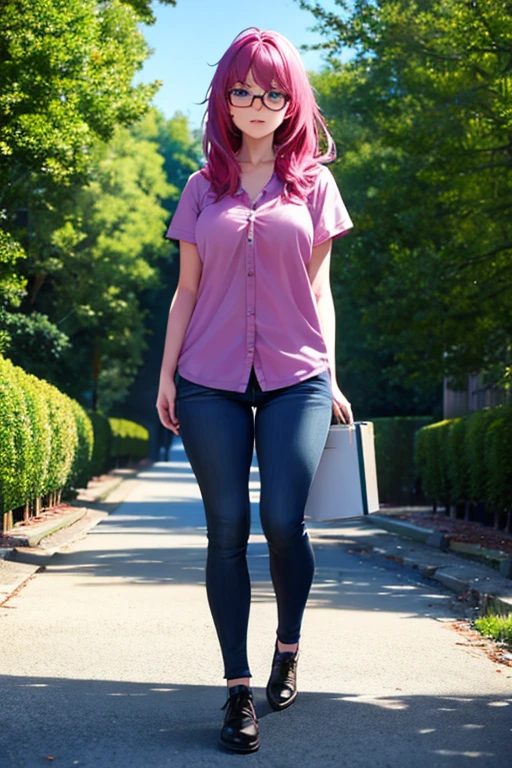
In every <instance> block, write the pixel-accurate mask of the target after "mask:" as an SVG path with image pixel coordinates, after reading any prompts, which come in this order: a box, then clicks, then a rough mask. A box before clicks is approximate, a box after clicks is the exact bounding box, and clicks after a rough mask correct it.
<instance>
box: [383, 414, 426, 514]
mask: <svg viewBox="0 0 512 768" xmlns="http://www.w3.org/2000/svg"><path fill="white" fill-rule="evenodd" d="M431 421H432V419H431V418H430V417H428V416H427V417H418V416H397V417H393V418H376V419H371V422H372V423H373V426H374V433H375V461H376V465H377V485H378V489H379V501H380V502H381V503H384V504H397V505H398V504H412V503H418V501H419V499H418V496H417V493H416V485H417V483H416V479H417V472H416V466H415V464H414V436H415V433H416V432H417V430H418V429H420V428H421V427H423V426H425V425H426V424H430V423H431Z"/></svg>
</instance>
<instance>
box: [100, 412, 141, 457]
mask: <svg viewBox="0 0 512 768" xmlns="http://www.w3.org/2000/svg"><path fill="white" fill-rule="evenodd" d="M109 422H110V427H111V429H112V444H111V449H110V451H111V456H112V457H124V458H131V459H143V458H145V457H146V456H147V455H148V452H149V432H148V431H147V429H145V427H143V426H141V425H140V424H136V423H135V422H134V421H129V420H128V419H114V418H110V419H109Z"/></svg>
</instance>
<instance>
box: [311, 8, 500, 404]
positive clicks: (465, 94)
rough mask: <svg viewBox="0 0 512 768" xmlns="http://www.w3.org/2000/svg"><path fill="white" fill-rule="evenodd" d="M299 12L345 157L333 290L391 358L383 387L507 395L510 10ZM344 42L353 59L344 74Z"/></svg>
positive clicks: (368, 338) (340, 167)
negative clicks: (348, 220)
mask: <svg viewBox="0 0 512 768" xmlns="http://www.w3.org/2000/svg"><path fill="white" fill-rule="evenodd" d="M299 2H300V5H301V6H302V7H305V8H309V9H310V10H311V11H312V12H313V13H314V15H315V17H316V19H317V22H318V23H317V28H318V29H320V31H321V32H322V33H323V34H324V35H325V37H326V42H325V44H324V45H323V46H320V47H323V48H325V50H326V51H327V61H328V65H327V67H326V69H325V71H324V72H323V73H321V74H319V75H314V76H312V82H313V85H314V86H315V87H316V88H317V91H318V98H319V102H320V105H321V107H322V109H323V111H324V114H325V116H326V117H327V119H328V121H329V124H330V127H331V129H332V132H333V135H334V137H335V139H336V141H337V144H338V147H339V149H340V153H341V154H342V156H343V159H342V161H340V162H339V163H338V164H337V165H335V166H334V169H333V170H334V173H335V176H336V178H337V180H338V183H339V186H340V189H341V190H342V194H344V197H345V198H346V200H347V205H348V208H349V210H350V212H351V214H353V218H354V223H355V229H354V232H353V234H352V235H351V236H350V237H349V238H347V240H346V242H342V244H341V246H340V257H339V259H338V261H337V262H336V260H335V265H334V268H335V279H336V280H337V281H339V284H340V286H342V292H343V295H344V296H346V295H349V296H350V297H351V301H352V302H353V303H354V304H355V308H356V317H358V318H360V325H359V328H356V329H355V332H356V333H357V334H358V335H357V337H356V338H357V339H360V340H361V342H360V343H361V346H362V347H363V349H365V350H366V354H367V355H368V356H371V353H372V352H373V353H375V354H380V355H382V356H385V358H387V359H385V364H384V366H383V367H382V368H381V372H380V373H378V380H379V385H382V383H385V384H388V383H389V382H393V383H395V384H397V385H398V384H401V385H402V386H408V387H409V388H410V389H411V390H412V391H414V392H417V393H420V392H423V393H424V395H425V396H426V397H430V394H429V393H431V392H432V387H433V386H434V385H435V383H436V382H439V381H440V380H441V379H442V377H443V376H444V375H447V376H450V377H453V378H454V379H458V380H460V379H461V378H463V377H466V375H467V373H468V372H476V371H480V370H484V371H487V372H488V374H489V376H490V377H491V378H492V380H493V382H494V383H496V384H501V385H506V383H507V381H509V380H510V374H509V372H510V368H511V365H512V259H511V254H512V217H511V216H510V215H509V214H510V209H511V208H512V155H511V153H510V129H511V127H512V88H511V85H512V80H511V75H510V66H509V64H510V50H511V49H512V12H511V9H510V5H508V4H506V3H496V2H495V1H494V0H479V2H477V3H469V2H466V1H465V0H424V1H422V2H419V1H417V0H380V1H379V2H378V3H375V2H373V1H372V0H356V2H354V3H352V2H350V3H349V2H344V0H339V2H338V5H339V6H340V11H339V13H329V12H326V11H325V10H323V8H322V7H321V5H316V4H312V3H309V2H304V1H303V0H299ZM346 46H348V47H350V48H351V49H352V51H353V57H352V59H351V60H350V61H349V62H348V63H343V61H342V60H341V58H340V53H341V52H342V51H343V49H344V47H346ZM341 252H342V253H343V256H341ZM341 302H342V299H340V304H341ZM342 330H344V329H343V328H342ZM350 332H351V333H352V332H353V328H352V327H350ZM376 371H377V372H378V367H377V366H376ZM507 372H508V373H507ZM507 376H508V378H507ZM351 399H352V398H351Z"/></svg>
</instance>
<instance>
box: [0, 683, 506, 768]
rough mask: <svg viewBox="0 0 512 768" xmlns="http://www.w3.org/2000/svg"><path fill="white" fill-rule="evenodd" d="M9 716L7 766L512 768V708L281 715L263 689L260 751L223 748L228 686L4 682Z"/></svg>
mask: <svg viewBox="0 0 512 768" xmlns="http://www.w3.org/2000/svg"><path fill="white" fill-rule="evenodd" d="M0 686H1V691H2V694H1V696H2V699H3V701H4V704H5V702H6V701H8V702H9V710H10V715H9V718H8V720H4V724H3V726H2V730H1V732H0V754H1V757H2V765H3V766H5V768H32V766H34V767H35V766H41V765H48V764H49V762H48V761H50V762H51V764H52V765H55V766H66V768H67V767H68V766H74V765H77V766H99V767H103V766H108V767H109V768H117V766H123V768H127V767H129V766H137V767H138V766H140V767H142V766H144V767H145V766H148V765H151V766H159V767H160V766H173V767H174V768H180V767H181V766H187V768H188V767H189V766H192V767H193V766H200V765H201V766H203V765H204V766H206V765H214V766H215V765H220V766H225V765H226V764H227V760H234V761H235V762H236V761H237V760H250V761H251V765H264V766H284V768H287V767H290V768H291V766H296V765H300V766H308V767H309V766H315V767H316V766H350V767H351V768H355V767H359V766H361V768H381V767H382V768H384V766H393V768H411V766H419V767H420V768H421V767H422V766H428V768H437V767H438V766H439V767H441V766H442V767H444V766H457V768H463V767H464V766H469V765H471V766H477V767H478V768H480V767H481V768H483V767H484V766H489V767H491V766H492V768H508V766H510V750H511V748H512V734H511V730H510V728H511V718H510V714H511V705H512V695H511V698H509V699H505V698H501V699H500V698H498V697H496V698H494V697H492V696H478V695H474V696H471V697H467V696H466V697H460V696H421V695H420V696H401V695H394V696H387V697H372V696H371V695H367V696H357V695H347V694H346V693H345V692H344V691H343V690H342V689H340V690H334V691H332V692H329V693H314V692H311V691H302V692H301V693H300V694H299V697H298V698H297V701H296V703H295V704H294V705H293V707H291V708H290V709H288V710H286V711H284V712H273V711H272V710H270V708H269V706H268V704H267V703H266V700H265V694H264V690H263V689H262V688H255V689H254V691H255V701H256V708H257V711H258V715H259V718H260V732H261V748H260V750H259V752H257V753H255V754H253V755H252V757H250V758H249V757H247V756H241V755H240V756H237V755H231V754H226V753H225V752H223V751H222V750H221V749H220V748H219V747H218V746H217V737H218V733H219V730H220V727H221V725H222V721H223V716H224V713H223V712H222V711H221V709H220V708H221V706H222V704H223V703H224V701H225V693H224V689H223V688H222V687H213V686H184V685H174V684H173V682H172V680H166V679H165V674H162V679H160V680H157V681H155V682H152V683H148V682H144V683H137V682H121V681H115V680H83V679H59V678H55V677H7V676H0Z"/></svg>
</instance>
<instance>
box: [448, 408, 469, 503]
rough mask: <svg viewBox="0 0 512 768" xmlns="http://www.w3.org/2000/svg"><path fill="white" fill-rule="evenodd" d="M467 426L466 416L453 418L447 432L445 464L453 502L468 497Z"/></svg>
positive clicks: (464, 499)
mask: <svg viewBox="0 0 512 768" xmlns="http://www.w3.org/2000/svg"><path fill="white" fill-rule="evenodd" d="M468 426H469V419H468V417H466V416H463V417H460V418H458V419H454V420H453V422H452V425H451V428H450V430H449V433H448V444H447V446H446V466H447V470H448V481H449V488H450V501H451V502H452V503H454V504H457V503H458V502H461V501H466V500H467V499H469V455H468V450H467V431H468Z"/></svg>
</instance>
